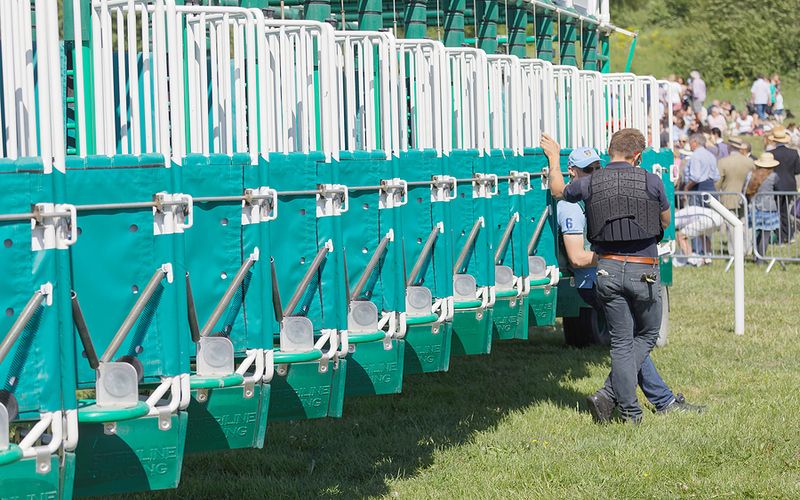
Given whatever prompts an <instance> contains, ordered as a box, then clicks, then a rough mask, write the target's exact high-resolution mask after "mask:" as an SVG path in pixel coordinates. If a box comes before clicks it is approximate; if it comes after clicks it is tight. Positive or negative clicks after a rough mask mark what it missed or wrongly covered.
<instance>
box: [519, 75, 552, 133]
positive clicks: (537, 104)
mask: <svg viewBox="0 0 800 500" xmlns="http://www.w3.org/2000/svg"><path fill="white" fill-rule="evenodd" d="M520 68H521V71H522V144H523V147H525V148H538V147H539V139H541V137H542V134H543V133H546V134H548V135H550V136H552V137H555V136H556V127H555V126H556V119H555V114H556V92H555V85H554V80H553V65H552V64H551V63H549V62H547V61H542V60H541V59H521V60H520Z"/></svg>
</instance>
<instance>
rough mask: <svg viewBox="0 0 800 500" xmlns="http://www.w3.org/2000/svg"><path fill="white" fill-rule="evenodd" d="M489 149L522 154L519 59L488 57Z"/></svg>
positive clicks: (504, 56) (513, 57)
mask: <svg viewBox="0 0 800 500" xmlns="http://www.w3.org/2000/svg"><path fill="white" fill-rule="evenodd" d="M486 59H487V61H488V64H489V68H488V75H487V76H488V86H489V93H488V96H489V147H490V148H503V149H511V150H513V151H514V153H516V154H520V155H521V154H522V148H523V146H522V68H521V67H520V62H519V58H518V57H516V56H509V55H488V56H486Z"/></svg>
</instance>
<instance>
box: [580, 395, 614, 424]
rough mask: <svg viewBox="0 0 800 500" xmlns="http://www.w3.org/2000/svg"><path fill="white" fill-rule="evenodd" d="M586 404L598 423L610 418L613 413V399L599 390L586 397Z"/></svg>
mask: <svg viewBox="0 0 800 500" xmlns="http://www.w3.org/2000/svg"><path fill="white" fill-rule="evenodd" d="M586 405H587V406H588V407H589V413H591V414H592V418H593V419H594V421H595V422H597V423H598V424H604V423H606V422H608V421H610V420H611V415H612V414H613V413H614V401H612V400H611V398H609V397H608V396H606V395H605V394H603V393H602V392H600V391H597V392H595V393H594V394H592V395H591V396H589V397H588V398H586Z"/></svg>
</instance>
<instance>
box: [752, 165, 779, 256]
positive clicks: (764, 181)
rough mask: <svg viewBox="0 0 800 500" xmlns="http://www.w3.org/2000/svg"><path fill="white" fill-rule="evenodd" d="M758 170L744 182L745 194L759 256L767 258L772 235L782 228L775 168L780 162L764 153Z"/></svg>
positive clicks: (757, 166) (757, 167)
mask: <svg viewBox="0 0 800 500" xmlns="http://www.w3.org/2000/svg"><path fill="white" fill-rule="evenodd" d="M754 163H755V166H756V169H755V170H754V171H752V172H750V173H749V174H747V178H746V179H745V181H744V188H743V192H744V195H745V196H746V197H747V201H748V203H749V204H750V219H751V226H752V228H753V229H754V230H755V232H756V248H757V250H758V253H757V256H761V257H765V256H766V252H767V248H768V246H769V243H770V240H771V239H772V234H773V233H774V232H775V231H776V230H778V229H779V228H780V227H781V219H780V215H779V211H778V208H779V203H778V200H776V198H778V197H777V196H770V195H769V193H772V192H773V191H776V189H775V186H776V185H777V182H778V175H777V174H776V172H775V168H776V167H778V166H779V165H780V162H779V161H777V160H776V159H775V157H774V156H773V155H772V153H763V154H762V155H761V156H759V157H758V160H756V161H755V162H754Z"/></svg>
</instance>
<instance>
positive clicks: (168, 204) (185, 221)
mask: <svg viewBox="0 0 800 500" xmlns="http://www.w3.org/2000/svg"><path fill="white" fill-rule="evenodd" d="M193 222H194V203H193V201H192V197H191V196H190V195H188V194H183V193H166V192H160V193H156V194H155V195H154V196H153V234H154V235H156V236H160V235H162V234H176V233H182V232H183V231H184V230H186V229H189V228H190V227H192V223H193Z"/></svg>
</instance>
